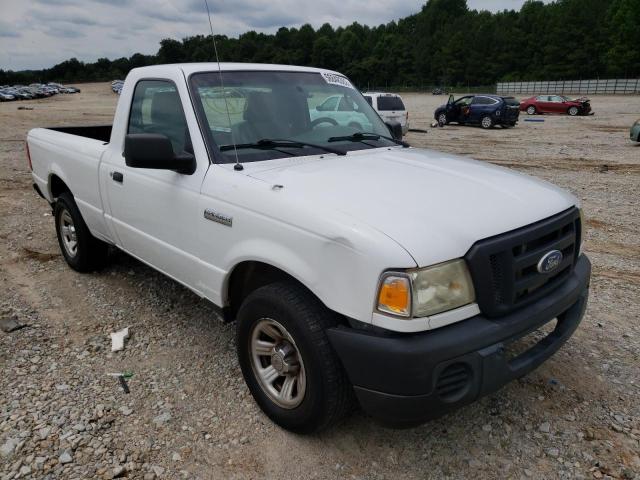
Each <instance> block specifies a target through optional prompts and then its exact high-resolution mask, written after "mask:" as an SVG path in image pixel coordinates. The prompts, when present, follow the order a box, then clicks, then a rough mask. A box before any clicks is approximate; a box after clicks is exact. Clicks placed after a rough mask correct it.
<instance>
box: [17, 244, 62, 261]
mask: <svg viewBox="0 0 640 480" xmlns="http://www.w3.org/2000/svg"><path fill="white" fill-rule="evenodd" d="M22 251H23V252H24V253H25V255H26V256H27V257H29V258H33V259H34V260H38V261H39V262H48V261H50V260H53V259H54V258H56V257H59V256H60V252H40V251H38V250H35V249H33V248H30V247H22Z"/></svg>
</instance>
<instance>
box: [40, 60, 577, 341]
mask: <svg viewBox="0 0 640 480" xmlns="http://www.w3.org/2000/svg"><path fill="white" fill-rule="evenodd" d="M216 68H217V65H215V64H185V65H164V66H163V65H161V66H154V67H145V68H141V69H135V70H132V71H131V73H130V74H129V76H128V77H127V80H126V82H125V85H124V88H123V90H122V95H121V97H120V99H119V102H118V107H117V111H116V115H115V119H114V124H113V131H112V134H111V141H110V142H109V143H108V144H104V143H103V142H100V141H97V140H93V139H89V138H84V137H80V136H75V135H70V134H66V133H61V132H56V131H53V130H48V129H40V128H38V129H34V130H31V131H30V132H29V135H28V144H29V148H30V153H31V159H32V163H33V178H34V181H35V183H36V184H37V185H38V186H39V188H40V190H41V191H42V192H43V194H44V195H45V197H46V198H47V200H49V201H50V202H51V201H53V200H54V198H53V196H52V194H51V177H52V176H53V175H56V176H58V177H59V178H60V179H61V180H62V181H64V182H65V184H66V185H67V186H68V187H69V188H70V190H71V192H72V193H73V195H74V198H75V200H76V203H77V204H78V207H79V209H80V211H81V213H82V215H83V218H84V220H85V222H86V223H87V225H88V227H89V229H90V230H91V232H92V234H93V235H95V236H96V237H98V238H100V239H102V240H105V241H107V242H109V243H112V244H114V245H116V246H117V247H119V248H120V249H122V250H124V251H126V252H128V253H129V254H131V255H133V256H134V257H136V258H138V259H140V260H142V261H143V262H145V263H147V264H149V265H151V266H152V267H154V268H156V269H157V270H159V271H161V272H163V273H165V274H166V275H168V276H170V277H171V278H173V279H175V280H177V281H179V282H180V283H182V284H184V285H186V286H187V287H188V288H190V289H191V290H193V291H194V292H196V293H197V294H199V295H201V296H203V297H206V298H207V299H209V300H210V301H212V302H213V303H214V304H216V305H218V306H221V307H222V306H224V305H225V304H226V303H227V285H228V280H229V277H230V274H231V272H232V271H233V269H234V268H235V267H236V266H237V265H238V264H240V263H241V262H244V261H260V262H264V263H267V264H269V265H272V266H274V267H276V268H279V269H281V270H282V271H284V272H287V273H288V274H290V275H291V276H293V277H294V278H296V279H298V280H299V281H300V282H301V283H302V284H304V285H305V286H306V287H307V288H309V289H310V290H311V291H312V292H313V293H314V294H315V295H316V296H317V297H318V298H319V299H320V300H321V301H322V302H323V303H324V304H325V305H326V306H327V307H328V308H330V309H332V310H334V311H336V312H338V313H340V314H343V315H345V316H347V317H349V318H352V319H355V320H358V321H361V322H365V323H370V324H374V325H377V326H380V327H383V328H387V329H390V330H394V331H400V332H415V331H423V330H429V329H432V328H438V327H441V326H443V325H447V324H449V323H452V322H455V321H460V320H463V319H465V318H469V317H471V316H473V315H476V314H478V313H479V310H478V307H477V305H475V304H471V305H467V306H465V307H461V308H458V309H456V310H453V311H449V312H445V313H442V314H439V315H436V316H433V317H427V318H415V319H400V318H395V317H391V316H387V315H383V314H380V313H376V312H375V308H374V307H375V304H376V296H377V287H378V280H379V278H380V275H381V274H382V273H383V272H384V271H386V270H390V269H406V268H415V267H425V266H429V265H433V264H437V263H440V262H444V261H447V260H452V259H455V258H460V257H462V256H464V255H465V253H466V252H467V251H468V250H469V248H470V247H471V246H472V245H473V244H474V243H475V242H476V241H478V240H481V239H484V238H487V237H491V236H494V235H498V234H501V233H504V232H507V231H510V230H514V229H516V228H519V227H522V226H525V225H528V224H531V223H533V222H536V221H539V220H542V219H544V218H547V217H549V216H552V215H554V214H556V213H559V212H561V211H563V210H566V209H567V208H570V207H571V206H573V205H577V200H576V199H575V198H574V197H573V196H571V195H569V194H568V193H566V192H564V191H562V190H560V189H559V188H557V187H555V186H553V185H551V184H549V183H545V182H542V181H540V180H536V179H533V178H530V177H527V176H525V175H521V174H519V173H516V172H513V171H511V170H508V169H504V168H500V167H497V166H493V165H488V164H486V163H482V162H477V161H473V160H468V159H466V158H460V157H456V156H452V155H448V154H444V153H440V152H436V151H432V150H423V149H415V148H403V147H401V146H398V147H392V148H378V149H366V150H360V151H352V152H349V153H348V154H347V155H346V156H344V157H337V156H335V155H333V154H325V155H313V156H306V157H292V158H283V159H275V160H267V161H260V162H252V163H245V164H244V170H242V171H235V170H234V169H233V165H231V164H216V163H210V161H209V157H208V155H207V151H206V148H205V143H204V141H203V139H202V136H201V134H200V130H199V127H198V124H197V120H196V116H195V113H194V109H193V107H192V104H191V102H190V97H189V92H188V87H187V82H186V79H187V78H188V77H189V75H190V74H192V73H195V72H202V71H215V70H216ZM222 68H223V69H227V70H240V69H252V70H258V69H260V70H272V69H276V68H277V69H278V70H291V71H322V70H316V69H310V68H306V67H285V66H277V67H276V66H273V65H248V64H223V65H222ZM146 78H154V79H169V80H172V81H173V82H174V83H175V84H176V85H177V87H178V92H179V94H180V97H181V102H182V106H183V109H184V112H185V115H186V119H187V124H188V128H189V131H190V135H191V139H192V143H193V149H194V153H195V157H196V161H197V165H198V166H197V169H196V171H195V173H194V174H193V175H183V174H179V173H176V172H173V171H165V170H147V169H135V168H130V167H127V166H126V165H125V161H124V157H123V155H122V152H123V146H124V137H125V133H126V128H127V121H128V117H129V109H130V106H131V100H132V94H133V89H134V87H135V84H136V83H137V82H138V81H139V80H141V79H146ZM114 171H118V172H121V173H122V174H123V176H124V182H123V183H121V184H120V183H117V182H115V181H113V180H112V179H111V177H110V174H111V173H112V172H114ZM274 185H282V187H283V188H273V187H274ZM206 209H209V210H213V211H214V212H217V213H220V214H223V215H225V216H227V217H232V218H233V224H232V226H231V227H229V226H225V225H222V224H220V223H215V222H212V221H209V220H207V219H205V217H204V211H205V210H206Z"/></svg>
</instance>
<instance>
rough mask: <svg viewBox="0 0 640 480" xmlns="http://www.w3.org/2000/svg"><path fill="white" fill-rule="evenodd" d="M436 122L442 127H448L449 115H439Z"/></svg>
mask: <svg viewBox="0 0 640 480" xmlns="http://www.w3.org/2000/svg"><path fill="white" fill-rule="evenodd" d="M436 121H437V122H438V124H439V125H441V126H444V125H447V124H448V123H449V120H448V119H447V114H446V113H444V112H440V113H438V115H436Z"/></svg>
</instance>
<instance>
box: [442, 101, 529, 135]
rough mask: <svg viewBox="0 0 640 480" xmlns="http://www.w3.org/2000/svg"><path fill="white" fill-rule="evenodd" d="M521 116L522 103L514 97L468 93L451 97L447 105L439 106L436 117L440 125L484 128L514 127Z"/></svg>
mask: <svg viewBox="0 0 640 480" xmlns="http://www.w3.org/2000/svg"><path fill="white" fill-rule="evenodd" d="M519 116H520V104H519V103H518V101H517V100H516V99H515V98H513V97H501V96H499V95H467V96H465V97H462V98H459V99H457V100H455V99H454V98H453V95H451V96H450V97H449V101H448V102H447V104H446V105H442V106H440V107H438V108H437V109H436V111H435V114H434V118H435V119H436V120H437V121H438V123H439V124H440V125H446V124H448V123H452V122H455V123H459V124H460V125H465V124H473V125H480V126H481V127H482V128H491V127H493V126H494V125H501V126H502V127H505V128H508V127H514V126H515V125H516V123H517V122H518V118H519Z"/></svg>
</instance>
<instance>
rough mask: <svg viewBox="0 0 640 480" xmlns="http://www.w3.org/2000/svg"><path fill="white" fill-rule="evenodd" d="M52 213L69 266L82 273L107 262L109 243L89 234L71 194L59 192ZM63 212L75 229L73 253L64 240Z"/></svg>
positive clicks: (63, 253) (59, 241) (61, 247)
mask: <svg viewBox="0 0 640 480" xmlns="http://www.w3.org/2000/svg"><path fill="white" fill-rule="evenodd" d="M53 214H54V215H53V216H54V219H55V222H56V234H57V236H58V244H59V245H60V250H61V251H62V255H63V256H64V259H65V260H66V261H67V263H68V264H69V266H70V267H71V268H73V269H74V270H76V271H78V272H83V273H84V272H92V271H94V270H97V269H99V268H101V267H103V266H104V265H105V264H106V263H107V258H108V254H109V245H108V244H106V243H104V242H102V241H100V240H98V239H97V238H95V237H94V236H93V235H91V232H90V231H89V228H88V227H87V224H86V223H84V219H83V218H82V214H81V213H80V210H78V206H77V205H76V202H75V200H74V199H73V195H71V194H70V193H67V192H65V193H63V194H61V195H60V196H59V197H58V199H57V200H56V203H55V206H54V210H53ZM65 214H68V215H69V217H70V218H71V220H72V228H73V229H74V230H75V232H74V233H75V241H76V250H75V253H74V252H73V251H72V250H71V249H70V247H68V243H67V242H66V240H65V235H66V234H65V232H63V227H64V225H63V219H62V217H63V216H65Z"/></svg>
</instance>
